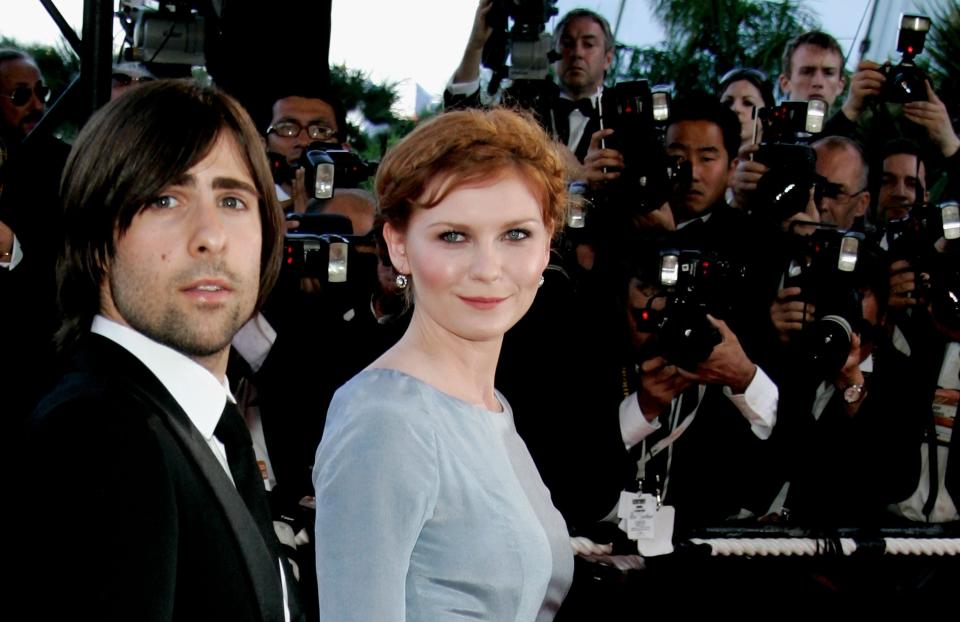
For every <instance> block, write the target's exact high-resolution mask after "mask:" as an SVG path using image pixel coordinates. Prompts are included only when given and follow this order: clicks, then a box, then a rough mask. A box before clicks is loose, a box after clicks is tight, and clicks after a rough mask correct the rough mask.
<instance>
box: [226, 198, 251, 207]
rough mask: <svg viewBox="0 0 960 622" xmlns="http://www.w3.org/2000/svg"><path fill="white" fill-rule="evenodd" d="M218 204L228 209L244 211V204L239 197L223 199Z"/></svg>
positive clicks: (245, 205)
mask: <svg viewBox="0 0 960 622" xmlns="http://www.w3.org/2000/svg"><path fill="white" fill-rule="evenodd" d="M220 204H221V205H223V207H226V208H229V209H246V208H247V204H246V202H245V201H244V200H243V199H241V198H239V197H224V198H223V199H222V200H221V201H220Z"/></svg>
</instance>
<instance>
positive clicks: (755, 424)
mask: <svg viewBox="0 0 960 622" xmlns="http://www.w3.org/2000/svg"><path fill="white" fill-rule="evenodd" d="M723 394H724V395H726V396H727V397H728V398H729V399H730V401H731V402H733V405H734V406H736V407H737V410H739V411H740V414H742V415H743V416H744V417H745V418H746V420H747V421H749V422H750V429H751V430H753V433H754V434H755V435H756V437H757V438H759V439H760V440H767V439H768V438H770V434H771V433H772V432H773V426H775V425H776V424H777V403H778V401H779V399H780V390H779V389H778V388H777V385H776V384H775V383H774V382H773V380H770V376H768V375H767V374H766V372H764V371H763V370H762V369H760V367H759V366H757V373H755V374H754V375H753V380H751V381H750V384H749V385H748V386H747V390H746V391H744V392H743V393H742V394H734V392H733V391H731V390H730V387H723Z"/></svg>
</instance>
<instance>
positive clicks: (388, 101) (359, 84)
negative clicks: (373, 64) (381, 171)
mask: <svg viewBox="0 0 960 622" xmlns="http://www.w3.org/2000/svg"><path fill="white" fill-rule="evenodd" d="M330 83H331V84H332V85H333V87H334V89H336V90H337V92H338V93H339V94H340V97H341V99H342V101H343V105H344V107H345V108H346V109H347V110H359V111H360V112H361V113H362V114H363V116H364V117H365V118H366V120H367V121H369V122H370V123H371V124H373V125H376V126H383V125H386V128H381V129H380V130H379V133H378V134H377V135H376V136H373V137H371V136H367V135H366V134H364V133H363V132H361V130H360V128H358V127H357V126H355V125H353V124H348V127H347V135H348V140H349V142H350V144H351V145H352V147H353V148H354V150H356V151H357V152H358V153H359V154H360V157H362V158H364V159H367V160H379V159H380V158H381V156H382V154H383V153H384V152H385V150H386V148H387V147H389V146H390V145H392V144H393V143H395V142H396V141H398V140H399V139H400V138H402V137H404V136H406V134H407V133H409V132H410V131H411V130H412V129H413V127H414V122H413V121H411V120H409V119H401V118H400V117H398V116H397V115H396V114H394V111H393V108H394V106H395V105H396V104H397V101H398V100H399V95H398V94H397V85H398V84H399V83H398V82H384V83H381V84H376V83H374V82H373V81H372V80H370V77H369V75H368V74H367V73H365V72H363V71H361V70H359V69H349V68H347V67H346V66H345V65H333V66H331V67H330Z"/></svg>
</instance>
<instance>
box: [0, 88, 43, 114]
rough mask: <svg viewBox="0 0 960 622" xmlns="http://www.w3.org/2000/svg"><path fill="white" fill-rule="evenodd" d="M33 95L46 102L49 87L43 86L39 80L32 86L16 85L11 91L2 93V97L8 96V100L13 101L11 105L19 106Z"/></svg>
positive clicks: (24, 103)
mask: <svg viewBox="0 0 960 622" xmlns="http://www.w3.org/2000/svg"><path fill="white" fill-rule="evenodd" d="M34 95H36V96H37V99H39V100H40V101H42V102H44V103H46V102H47V100H48V99H50V87H49V86H44V85H43V84H40V83H39V82H37V84H36V86H34V87H33V88H30V87H29V86H18V87H17V88H15V89H13V92H12V93H10V94H9V95H4V97H7V98H9V99H10V101H12V102H13V105H14V106H17V107H18V108H19V107H20V106H25V105H26V104H27V103H28V102H29V101H30V98H31V97H33V96H34Z"/></svg>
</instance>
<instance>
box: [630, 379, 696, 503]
mask: <svg viewBox="0 0 960 622" xmlns="http://www.w3.org/2000/svg"><path fill="white" fill-rule="evenodd" d="M706 389H707V386H706V385H704V384H701V385H700V386H698V387H697V403H696V404H694V406H693V408H692V409H691V410H690V412H689V413H688V414H687V416H686V417H684V418H683V421H680V422H679V423H678V422H677V420H678V419H679V418H680V411H681V409H682V408H683V398H684V394H682V393H681V394H680V396H679V397H678V398H677V399H675V400H673V403H672V404H671V405H670V416H669V418H668V421H669V426H670V433H669V434H667V435H666V436H665V437H663V438H662V439H660V440H659V441H657V442H656V443H655V444H654V445H653V447H651V448H650V449H649V450H648V449H647V441H646V439H644V440H643V447H642V457H641V458H640V460H639V461H638V462H637V478H638V479H640V480H643V479H644V478H645V476H646V466H647V462H648V461H650V460H651V459H653V458H654V457H655V456H656V455H657V454H659V453H660V452H661V451H663V450H664V449H666V450H667V470H666V473H665V474H664V478H663V490H662V494H661V495H660V496H661V497H666V496H667V485H668V484H669V483H670V465H671V463H672V462H673V444H674V442H676V440H677V439H678V438H680V437H681V436H682V435H683V433H684V432H685V431H686V430H687V428H688V427H690V424H691V423H693V418H694V417H695V416H696V415H697V410H699V409H700V403H701V401H702V400H703V393H704V391H706ZM658 493H660V491H658Z"/></svg>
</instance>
